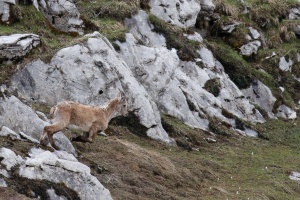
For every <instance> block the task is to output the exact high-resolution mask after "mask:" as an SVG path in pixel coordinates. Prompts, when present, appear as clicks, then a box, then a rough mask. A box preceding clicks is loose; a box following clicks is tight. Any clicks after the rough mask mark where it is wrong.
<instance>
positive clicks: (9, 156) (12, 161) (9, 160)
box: [0, 148, 24, 170]
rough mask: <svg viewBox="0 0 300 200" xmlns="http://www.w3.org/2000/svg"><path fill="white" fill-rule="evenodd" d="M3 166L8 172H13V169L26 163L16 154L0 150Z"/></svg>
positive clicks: (8, 150)
mask: <svg viewBox="0 0 300 200" xmlns="http://www.w3.org/2000/svg"><path fill="white" fill-rule="evenodd" d="M0 158H1V159H0V160H1V164H2V165H4V166H5V167H6V169H7V170H11V168H12V167H14V166H16V165H19V164H21V163H23V162H24V160H23V159H22V157H21V156H19V155H18V156H17V155H16V154H15V152H13V151H12V150H10V149H7V148H1V149H0Z"/></svg>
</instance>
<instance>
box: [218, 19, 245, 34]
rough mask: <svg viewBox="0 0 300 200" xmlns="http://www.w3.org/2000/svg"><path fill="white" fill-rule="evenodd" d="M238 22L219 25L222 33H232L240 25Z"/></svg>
mask: <svg viewBox="0 0 300 200" xmlns="http://www.w3.org/2000/svg"><path fill="white" fill-rule="evenodd" d="M240 24H241V23H240V22H237V21H232V22H226V23H223V24H221V26H220V28H221V30H222V31H223V32H224V33H232V31H234V30H235V29H236V27H237V26H238V25H240Z"/></svg>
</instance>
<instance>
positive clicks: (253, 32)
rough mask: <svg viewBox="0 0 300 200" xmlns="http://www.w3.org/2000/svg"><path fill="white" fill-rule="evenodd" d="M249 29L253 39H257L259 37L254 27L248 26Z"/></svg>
mask: <svg viewBox="0 0 300 200" xmlns="http://www.w3.org/2000/svg"><path fill="white" fill-rule="evenodd" d="M249 31H250V33H251V36H252V38H253V39H254V40H257V39H258V38H259V37H260V33H259V32H258V31H257V30H256V29H255V28H252V27H249Z"/></svg>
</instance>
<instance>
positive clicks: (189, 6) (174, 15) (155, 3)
mask: <svg viewBox="0 0 300 200" xmlns="http://www.w3.org/2000/svg"><path fill="white" fill-rule="evenodd" d="M149 5H150V7H151V9H150V12H151V13H152V14H153V15H155V16H156V17H158V18H160V19H162V20H164V21H166V22H169V23H171V24H174V25H176V26H180V27H184V28H187V27H192V26H194V25H195V23H196V19H197V15H198V13H199V11H200V9H201V6H200V3H199V2H198V1H197V0H176V1H169V0H150V2H149Z"/></svg>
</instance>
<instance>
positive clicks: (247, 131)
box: [244, 128, 258, 137]
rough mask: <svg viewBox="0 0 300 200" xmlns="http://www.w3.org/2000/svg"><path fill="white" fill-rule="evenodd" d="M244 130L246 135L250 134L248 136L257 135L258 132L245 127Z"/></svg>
mask: <svg viewBox="0 0 300 200" xmlns="http://www.w3.org/2000/svg"><path fill="white" fill-rule="evenodd" d="M244 131H245V133H246V135H247V136H250V137H257V136H258V133H257V132H256V131H255V130H253V129H250V128H246V129H245V130H244Z"/></svg>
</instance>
